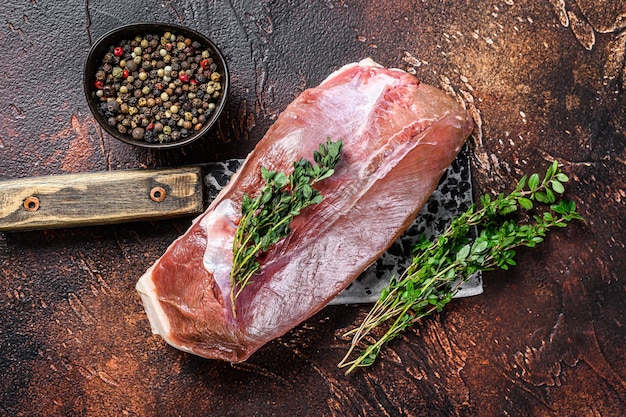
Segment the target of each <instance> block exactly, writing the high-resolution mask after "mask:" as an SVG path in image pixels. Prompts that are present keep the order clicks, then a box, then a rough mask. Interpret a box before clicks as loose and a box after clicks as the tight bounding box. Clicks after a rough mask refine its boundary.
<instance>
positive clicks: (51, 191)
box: [0, 151, 482, 304]
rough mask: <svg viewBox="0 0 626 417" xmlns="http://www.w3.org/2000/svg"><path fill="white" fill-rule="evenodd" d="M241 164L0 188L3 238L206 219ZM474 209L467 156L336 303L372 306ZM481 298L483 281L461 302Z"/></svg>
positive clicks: (35, 180) (36, 180)
mask: <svg viewBox="0 0 626 417" xmlns="http://www.w3.org/2000/svg"><path fill="white" fill-rule="evenodd" d="M242 162H243V160H241V159H231V160H227V161H223V162H214V163H208V164H203V165H195V166H188V167H180V168H160V169H145V170H119V171H107V172H92V173H80V174H63V175H52V176H42V177H31V178H22V179H11V180H5V181H0V232H2V231H5V232H6V231H28V230H38V229H52V228H65V227H77V226H93V225H103V224H114V223H124V222H132V221H143V220H158V219H165V218H172V217H180V216H196V215H198V214H200V213H202V212H203V211H204V210H205V209H206V208H207V206H208V204H209V203H210V202H211V201H212V200H213V199H214V198H215V196H217V194H218V193H219V191H220V190H221V189H222V188H223V187H224V186H225V185H226V184H227V183H228V181H229V180H230V177H231V176H232V175H233V174H234V173H235V172H236V171H237V169H238V168H239V167H240V166H241V164H242ZM471 203H472V186H471V177H470V167H469V158H468V156H467V153H466V152H465V151H462V152H461V153H460V154H459V155H458V156H457V158H456V159H455V161H454V162H453V163H452V165H451V166H450V167H449V168H448V170H447V171H446V173H445V174H444V175H443V177H442V179H441V181H440V183H439V186H438V187H437V189H436V190H435V192H434V193H433V194H432V196H431V197H430V199H429V200H428V202H427V203H426V205H425V206H424V208H423V209H422V211H421V212H420V214H419V216H418V217H417V219H416V220H415V222H414V223H413V224H412V225H411V227H409V229H408V230H407V231H406V232H405V233H404V234H403V235H402V236H401V237H400V238H399V239H398V240H397V241H396V242H394V244H393V245H392V246H391V247H390V248H389V249H388V250H387V251H386V252H385V253H384V254H383V255H382V256H381V257H380V258H379V259H378V260H377V261H376V262H375V263H374V264H373V265H371V266H370V268H368V269H367V270H366V271H365V272H364V273H363V274H362V275H361V276H360V277H359V278H358V279H357V280H356V281H355V282H353V283H352V284H351V285H350V287H349V288H347V289H346V290H344V291H343V292H342V293H341V294H340V295H339V296H338V297H337V298H336V299H335V300H334V302H333V303H334V304H337V303H363V302H373V301H375V300H376V299H377V298H378V295H379V294H380V291H381V290H382V288H383V287H385V286H386V285H387V283H388V282H389V279H390V277H391V276H392V275H397V274H399V273H401V271H402V270H404V269H405V268H406V267H407V266H408V264H409V262H410V260H411V249H412V248H413V247H414V245H415V243H416V241H417V238H418V237H419V236H420V235H421V234H425V235H426V236H427V237H429V238H432V237H434V236H436V235H438V234H440V233H442V232H443V231H444V230H445V227H446V226H447V225H448V224H449V222H450V221H451V220H452V218H453V217H454V216H456V215H458V214H460V213H461V212H462V211H464V210H465V209H466V208H467V207H468V206H469V205H470V204H471ZM481 292H482V281H481V277H480V276H476V277H474V278H472V279H471V280H470V281H468V282H467V283H464V284H463V286H462V288H461V290H460V291H459V293H458V295H457V296H471V295H476V294H480V293H481Z"/></svg>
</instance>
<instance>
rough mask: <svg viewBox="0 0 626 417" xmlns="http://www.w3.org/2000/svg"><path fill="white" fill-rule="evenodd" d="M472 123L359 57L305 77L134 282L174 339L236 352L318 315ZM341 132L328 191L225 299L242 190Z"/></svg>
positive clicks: (210, 351)
mask: <svg viewBox="0 0 626 417" xmlns="http://www.w3.org/2000/svg"><path fill="white" fill-rule="evenodd" d="M472 128H473V124H472V120H471V118H470V116H469V115H468V113H467V112H466V111H465V110H464V109H463V108H462V107H461V106H460V105H459V104H458V103H457V102H456V101H455V100H453V99H452V98H450V97H449V96H448V95H446V94H445V93H444V92H442V91H441V90H439V89H437V88H434V87H432V86H429V85H425V84H421V83H420V82H419V81H418V80H417V79H416V78H415V77H413V76H412V75H410V74H408V73H406V72H404V71H401V70H398V69H387V68H384V67H382V66H380V65H378V64H376V63H375V62H374V61H372V60H371V59H369V58H368V59H364V60H362V61H360V62H358V63H352V64H349V65H346V66H344V67H342V68H341V69H339V70H338V71H336V72H334V73H333V74H331V75H330V76H329V77H328V78H326V80H324V81H323V82H322V83H321V84H320V85H319V86H318V87H316V88H311V89H308V90H306V91H304V92H302V94H300V96H299V97H298V98H296V99H295V100H294V101H293V102H292V103H291V104H289V105H288V106H287V108H286V109H285V110H284V112H283V113H282V114H281V115H280V116H279V117H278V119H277V120H276V122H275V123H274V125H273V126H272V127H271V128H270V129H269V130H268V131H267V133H266V135H265V136H264V137H263V139H262V140H261V141H260V142H259V143H258V144H257V146H256V148H255V149H254V150H253V151H252V152H251V153H250V154H249V155H248V157H247V159H246V160H245V162H244V163H243V165H242V167H241V168H240V169H239V171H238V172H237V173H236V174H235V175H234V176H233V178H232V179H231V181H230V182H229V184H228V185H227V186H226V187H225V188H224V189H223V190H222V191H221V192H220V194H219V195H218V196H217V198H216V199H215V200H214V201H213V202H212V203H211V205H210V206H209V208H208V209H207V211H206V212H205V213H203V214H202V215H200V216H199V217H198V218H196V219H195V220H194V222H193V224H192V225H191V227H190V228H189V230H188V231H187V232H186V233H185V234H184V235H182V236H181V237H180V238H178V239H177V240H176V241H175V242H173V243H172V245H171V246H170V247H169V248H168V249H167V251H166V252H165V254H164V255H163V256H162V257H161V258H160V259H158V260H157V261H156V263H155V264H154V265H153V266H151V267H150V268H149V269H148V270H147V272H146V273H145V274H144V275H143V276H142V277H141V278H140V280H139V282H138V283H137V290H138V291H139V293H140V295H141V298H142V301H143V303H144V307H145V310H146V312H147V314H148V318H149V320H150V323H151V326H152V330H153V332H154V333H158V334H160V335H161V336H162V337H163V338H164V339H165V340H166V341H167V342H168V343H169V344H170V345H172V346H174V347H176V348H178V349H181V350H183V351H186V352H190V353H193V354H196V355H200V356H203V357H206V358H214V359H223V360H226V361H231V362H239V361H244V360H245V359H247V358H248V357H249V356H250V355H251V354H252V353H254V352H255V351H256V350H257V349H259V348H260V347H261V346H263V345H264V344H265V343H267V342H268V341H270V340H272V339H274V338H276V337H279V336H281V335H283V334H285V333H286V332H287V331H289V330H290V329H292V328H293V327H295V326H296V325H298V324H299V323H301V322H302V321H304V320H305V319H307V318H309V317H311V316H312V315H313V314H315V313H316V312H318V311H319V310H320V309H322V308H323V307H324V306H325V305H326V304H328V302H329V301H330V300H332V298H333V297H335V296H336V295H337V294H338V293H339V292H340V291H341V290H343V289H344V288H345V287H347V286H348V284H350V283H351V282H352V281H353V280H354V279H355V278H357V277H358V276H359V274H360V273H361V272H362V271H364V270H365V269H366V268H367V267H368V266H369V265H370V264H372V263H373V262H374V261H375V260H376V259H377V258H378V257H379V256H380V255H381V254H382V253H383V252H384V251H385V250H386V249H387V248H388V247H389V246H390V245H391V244H392V243H393V242H394V241H395V240H396V239H397V238H398V237H399V236H400V234H401V233H402V232H403V231H404V230H405V229H406V228H407V227H408V226H409V225H410V224H411V223H412V222H413V221H414V219H415V217H416V216H417V214H418V212H419V210H420V209H421V207H422V206H423V205H424V203H425V202H426V200H427V199H428V197H429V196H430V195H431V193H432V192H433V191H434V189H435V188H436V186H437V183H438V181H439V179H440V177H441V175H442V174H443V172H444V171H445V169H446V168H447V167H448V166H449V165H450V164H451V163H452V161H453V159H454V158H455V157H456V155H457V153H458V152H459V150H460V149H461V147H462V145H463V143H464V142H465V140H466V138H467V137H468V136H469V134H470V132H471V130H472ZM327 138H330V139H331V140H333V141H336V140H339V139H341V140H343V143H344V146H343V150H342V153H341V157H340V160H339V163H338V164H337V166H336V167H335V173H334V174H333V176H331V177H330V178H328V179H325V180H323V181H321V182H319V183H317V184H316V188H317V189H318V190H319V191H320V192H321V194H322V195H323V196H324V200H323V201H322V202H321V203H320V204H318V205H314V206H309V207H308V208H306V209H305V210H303V211H302V212H301V213H300V215H299V216H297V217H296V218H295V219H294V220H293V221H292V224H291V225H292V227H291V229H292V232H291V234H290V235H289V236H287V237H286V238H284V239H283V240H281V241H280V242H279V243H277V244H276V245H274V246H273V247H271V248H270V250H269V251H268V252H266V253H264V254H263V256H262V257H261V258H260V259H259V262H260V264H261V270H260V271H259V272H258V273H257V275H255V276H254V277H253V282H252V283H251V284H249V285H248V286H246V287H245V288H244V290H243V292H242V293H241V294H240V296H239V297H238V298H237V301H236V306H235V307H236V313H237V314H236V317H234V316H233V314H232V306H231V304H230V290H231V287H230V279H229V273H230V269H231V263H232V256H233V255H232V242H233V236H234V233H235V229H236V222H237V220H238V217H239V216H240V213H241V199H242V195H243V193H244V192H247V193H248V194H250V195H251V196H255V195H256V193H257V190H259V189H260V188H261V187H262V185H263V184H264V182H263V180H262V178H261V174H260V171H261V166H265V167H266V168H268V169H270V170H275V171H283V172H285V173H289V172H291V171H292V169H293V163H294V162H295V161H297V160H299V159H300V158H303V157H304V158H306V159H309V160H312V158H313V151H314V150H316V149H318V147H319V145H320V143H325V142H326V139H327Z"/></svg>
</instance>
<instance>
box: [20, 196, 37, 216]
mask: <svg viewBox="0 0 626 417" xmlns="http://www.w3.org/2000/svg"><path fill="white" fill-rule="evenodd" d="M24 209H26V211H31V212H32V211H37V210H39V199H38V198H37V197H35V196H30V197H28V198H27V199H25V200H24Z"/></svg>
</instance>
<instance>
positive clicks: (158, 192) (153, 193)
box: [150, 186, 167, 203]
mask: <svg viewBox="0 0 626 417" xmlns="http://www.w3.org/2000/svg"><path fill="white" fill-rule="evenodd" d="M165 197H167V192H166V191H165V188H163V187H159V186H156V187H152V190H150V198H151V199H152V201H156V202H157V203H160V202H161V201H163V200H165Z"/></svg>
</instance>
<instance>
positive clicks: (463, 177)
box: [202, 148, 483, 304]
mask: <svg viewBox="0 0 626 417" xmlns="http://www.w3.org/2000/svg"><path fill="white" fill-rule="evenodd" d="M242 163H243V159H230V160H227V161H223V162H212V163H208V164H203V165H202V166H203V168H204V170H205V171H204V173H205V176H204V185H205V195H206V198H207V199H208V202H210V201H213V199H214V198H215V197H216V196H217V195H218V193H219V192H220V191H221V190H222V188H224V187H225V186H226V184H228V181H229V180H230V177H231V176H232V175H233V174H234V173H235V172H236V171H237V170H238V169H239V167H240V166H241V164H242ZM208 202H207V203H208ZM472 203H473V197H472V180H471V171H470V161H469V155H468V152H467V149H466V148H464V149H463V150H462V151H461V152H460V153H459V155H458V156H457V158H456V159H455V160H454V162H453V163H452V165H451V166H450V167H449V168H448V170H447V171H446V173H445V174H444V175H443V177H442V178H441V181H440V182H439V185H438V187H437V189H436V190H435V192H434V193H433V194H432V195H431V197H430V199H429V200H428V202H427V203H426V205H425V206H424V208H423V209H422V211H421V212H420V214H419V216H418V217H417V219H416V220H415V222H414V223H413V224H412V225H411V226H410V227H409V229H407V230H406V231H405V232H404V234H403V235H402V236H401V237H400V238H399V239H398V240H397V241H396V242H395V243H394V244H393V245H392V246H391V247H390V248H389V249H388V250H387V251H386V252H385V253H383V255H382V256H381V257H380V258H379V259H378V260H377V261H376V262H375V263H374V264H373V265H371V266H370V267H369V268H368V269H367V270H365V271H364V272H363V274H361V276H360V277H359V278H357V279H356V280H355V281H354V282H353V283H352V284H350V286H349V287H348V288H346V289H345V290H344V291H343V292H341V293H340V294H339V295H338V296H337V297H336V298H335V299H334V300H333V301H331V304H355V303H372V302H375V301H376V300H377V299H378V297H379V295H380V292H381V291H382V289H383V288H384V287H385V286H386V285H387V284H388V283H389V280H390V279H391V277H392V276H393V275H396V276H397V275H400V274H401V273H402V271H403V270H404V269H406V267H407V266H408V265H409V264H410V262H411V252H412V249H413V247H414V246H415V243H416V242H417V239H418V237H419V236H420V235H421V234H425V235H426V236H427V237H428V238H433V237H435V236H437V235H439V234H441V233H443V232H444V231H445V229H446V227H447V226H448V224H450V222H451V221H452V219H453V218H454V217H456V216H458V215H459V214H461V213H462V212H463V211H465V210H466V209H467V208H468V207H469V206H470V205H471V204H472ZM207 205H208V204H207ZM482 292H483V285H482V275H481V274H480V273H479V274H476V275H475V276H473V277H472V278H471V279H470V280H468V281H467V282H465V283H463V284H462V285H461V287H460V290H459V292H458V293H457V294H456V297H469V296H473V295H478V294H481V293H482Z"/></svg>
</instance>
